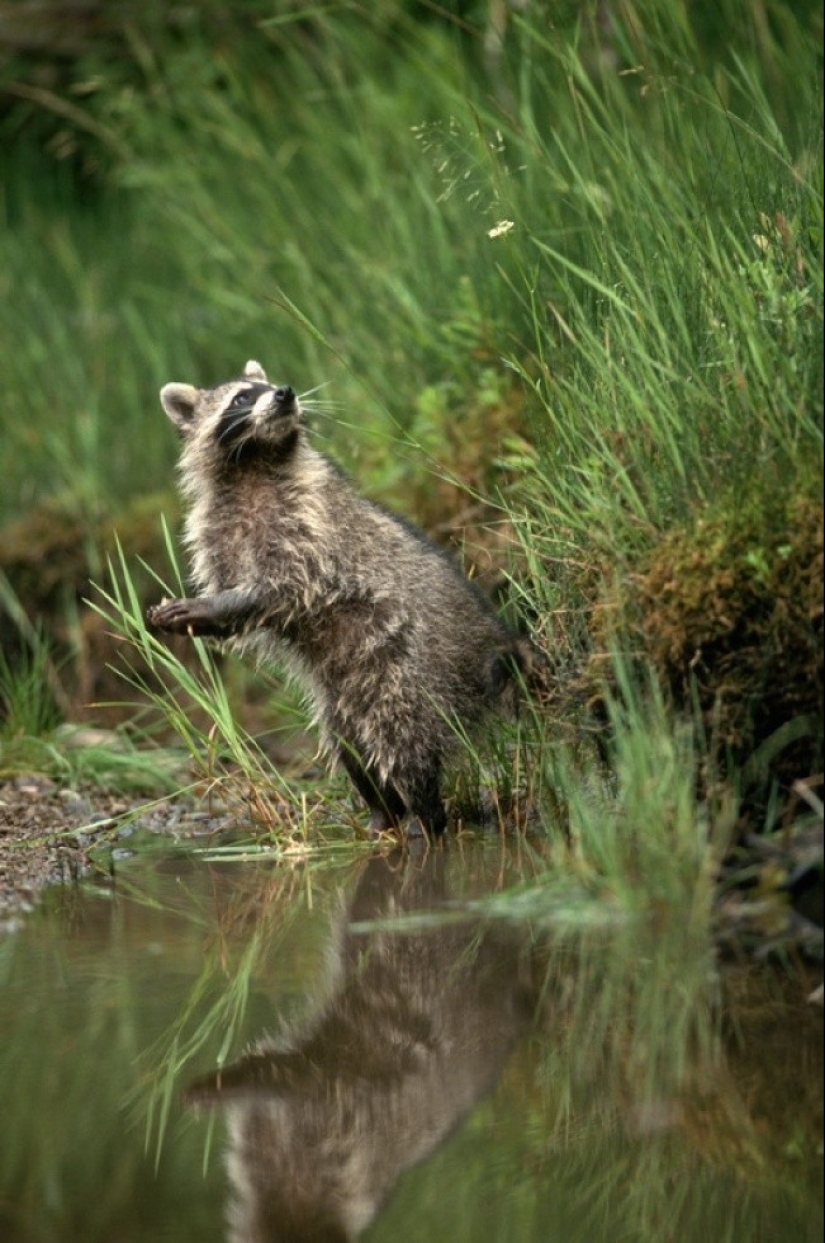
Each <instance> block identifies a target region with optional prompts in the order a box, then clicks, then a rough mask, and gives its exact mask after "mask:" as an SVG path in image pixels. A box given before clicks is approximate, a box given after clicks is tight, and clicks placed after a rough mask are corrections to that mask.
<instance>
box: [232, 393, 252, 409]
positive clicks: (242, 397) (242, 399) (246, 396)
mask: <svg viewBox="0 0 825 1243" xmlns="http://www.w3.org/2000/svg"><path fill="white" fill-rule="evenodd" d="M251 397H252V394H251V393H250V391H249V389H246V388H242V389H241V391H240V392H239V393H236V394H235V396H234V397H233V398H232V400H231V401H230V403H229V409H230V410H232V409H235V408H237V407H238V406H248V405H249V402H250V399H251Z"/></svg>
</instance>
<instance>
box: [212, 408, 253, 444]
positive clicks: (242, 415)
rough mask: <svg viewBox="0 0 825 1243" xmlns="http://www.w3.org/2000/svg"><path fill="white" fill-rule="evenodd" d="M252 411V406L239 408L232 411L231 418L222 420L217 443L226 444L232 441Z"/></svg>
mask: <svg viewBox="0 0 825 1243" xmlns="http://www.w3.org/2000/svg"><path fill="white" fill-rule="evenodd" d="M251 411H252V406H243V407H239V408H238V409H237V410H233V412H232V415H231V417H226V418H224V421H223V424H222V426H221V429H220V431H219V432H218V437H217V439H218V443H219V444H226V443H227V441H230V440H233V439H234V438H235V436H237V434H238V432H239V431H240V430H241V428H242V427H243V425H244V424H245V423H246V422H247V420H248V418H249V415H250V413H251Z"/></svg>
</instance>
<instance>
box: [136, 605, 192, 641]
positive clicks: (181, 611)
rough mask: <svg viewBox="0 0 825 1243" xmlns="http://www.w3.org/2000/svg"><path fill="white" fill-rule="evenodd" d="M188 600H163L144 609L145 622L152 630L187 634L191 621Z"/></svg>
mask: <svg viewBox="0 0 825 1243" xmlns="http://www.w3.org/2000/svg"><path fill="white" fill-rule="evenodd" d="M190 605H191V601H190V600H163V601H161V603H160V604H152V605H150V607H149V608H148V609H147V610H146V624H147V626H149V627H150V629H152V630H168V631H171V632H172V633H173V634H188V633H189V631H190V627H191V625H192V622H193V620H194V619H193V617H192V610H191V607H190Z"/></svg>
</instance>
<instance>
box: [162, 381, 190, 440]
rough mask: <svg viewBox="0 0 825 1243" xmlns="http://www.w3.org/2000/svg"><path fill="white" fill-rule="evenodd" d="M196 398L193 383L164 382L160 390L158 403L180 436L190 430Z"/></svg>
mask: <svg viewBox="0 0 825 1243" xmlns="http://www.w3.org/2000/svg"><path fill="white" fill-rule="evenodd" d="M197 400H198V390H197V389H196V388H195V386H194V385H193V384H164V386H163V388H162V389H161V390H160V404H161V405H162V406H163V408H164V410H165V411H166V413H167V414H168V415H169V418H170V419H171V420H172V422H173V423H174V424H175V427H176V428H177V429H178V431H179V432H180V433H181V435H182V436H185V435H186V434H187V433H188V432H189V431H190V430H191V427H192V420H193V418H194V417H195V403H196V401H197Z"/></svg>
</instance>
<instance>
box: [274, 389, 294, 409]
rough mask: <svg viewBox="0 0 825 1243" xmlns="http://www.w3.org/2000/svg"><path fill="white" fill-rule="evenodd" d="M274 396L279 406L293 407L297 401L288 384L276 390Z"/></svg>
mask: <svg viewBox="0 0 825 1243" xmlns="http://www.w3.org/2000/svg"><path fill="white" fill-rule="evenodd" d="M273 396H274V398H275V400H276V402H277V403H278V405H279V406H291V405H292V403H293V402H294V400H295V394H294V393H293V391H292V389H291V388H290V387H289V385H288V384H282V385H281V387H280V388H276V389H275V392H274V393H273Z"/></svg>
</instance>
